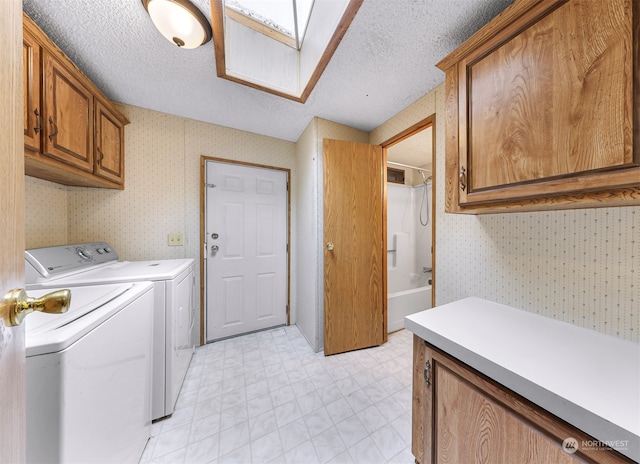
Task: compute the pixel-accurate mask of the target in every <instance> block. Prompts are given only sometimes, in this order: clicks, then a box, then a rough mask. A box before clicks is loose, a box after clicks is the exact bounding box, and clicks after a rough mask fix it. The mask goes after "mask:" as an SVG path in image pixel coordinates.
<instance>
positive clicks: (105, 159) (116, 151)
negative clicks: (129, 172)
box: [23, 15, 129, 189]
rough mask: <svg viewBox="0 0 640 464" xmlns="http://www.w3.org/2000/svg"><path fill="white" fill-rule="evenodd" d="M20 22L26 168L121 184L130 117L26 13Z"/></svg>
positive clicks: (84, 181) (52, 176) (70, 179)
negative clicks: (21, 25) (21, 27)
mask: <svg viewBox="0 0 640 464" xmlns="http://www.w3.org/2000/svg"><path fill="white" fill-rule="evenodd" d="M23 25H24V28H23V32H24V34H23V37H24V39H23V42H24V47H23V61H24V67H25V69H24V146H25V173H26V174H27V175H29V176H33V177H39V178H41V179H46V180H50V181H53V182H58V183H61V184H65V185H75V186H82V187H102V188H115V189H123V188H124V127H125V125H126V124H128V123H129V121H127V119H126V118H125V117H124V116H123V115H122V114H121V113H120V112H119V111H118V110H117V109H116V108H115V107H114V106H113V105H112V104H111V102H110V101H109V100H108V99H107V98H106V97H104V95H102V93H101V92H100V91H99V90H98V88H97V87H96V86H95V85H94V84H93V83H92V82H91V81H90V80H89V79H88V78H87V77H86V76H85V75H84V74H82V72H81V71H80V70H79V69H78V68H77V67H76V66H75V65H74V64H73V63H72V62H71V61H70V60H69V59H68V58H67V57H66V56H65V55H64V53H63V52H62V51H61V50H60V49H59V48H58V47H57V46H56V45H55V44H54V43H53V42H51V40H50V39H49V38H48V37H47V36H46V35H45V34H44V32H42V30H41V29H40V28H39V27H38V26H37V25H36V24H35V23H34V22H33V21H32V20H31V19H30V18H29V17H28V16H27V15H23Z"/></svg>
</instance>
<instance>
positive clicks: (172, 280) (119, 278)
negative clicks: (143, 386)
mask: <svg viewBox="0 0 640 464" xmlns="http://www.w3.org/2000/svg"><path fill="white" fill-rule="evenodd" d="M25 259H26V263H25V276H26V281H27V285H28V286H29V287H30V288H35V287H38V288H45V287H63V286H65V285H90V284H105V283H119V282H138V281H152V282H153V284H154V297H155V302H154V323H153V327H154V334H153V346H154V348H153V370H152V382H151V384H152V408H151V411H152V418H153V419H154V420H155V419H159V418H161V417H164V416H168V415H170V414H172V413H173V411H174V408H175V404H176V400H177V398H178V393H179V392H180V388H181V386H182V383H183V381H184V378H185V376H186V373H187V369H188V367H189V363H190V361H191V357H192V356H193V353H194V351H195V337H194V336H193V325H194V323H195V314H194V311H193V298H194V284H195V277H194V261H193V259H168V260H157V261H118V253H117V252H116V251H115V250H114V249H113V248H112V247H111V246H110V245H109V244H108V243H106V242H94V243H82V244H76V245H65V246H56V247H48V248H36V249H31V250H27V251H26V253H25Z"/></svg>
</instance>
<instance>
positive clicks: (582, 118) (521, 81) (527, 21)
mask: <svg viewBox="0 0 640 464" xmlns="http://www.w3.org/2000/svg"><path fill="white" fill-rule="evenodd" d="M639 36H640V2H638V1H636V0H607V1H593V0H516V1H515V2H514V3H513V4H512V5H511V6H509V7H508V8H507V9H505V11H503V12H502V13H501V14H500V15H498V16H497V17H496V18H494V19H493V20H492V21H490V22H489V23H488V24H487V25H486V26H484V27H483V28H481V29H480V30H479V31H478V32H476V33H475V34H474V35H473V36H472V37H471V38H469V39H468V40H467V41H466V42H464V43H463V44H462V45H461V46H460V47H459V48H458V49H457V50H455V51H454V52H452V53H451V54H450V55H449V56H447V57H446V58H445V59H444V60H442V61H441V62H440V63H438V67H439V68H440V69H442V70H443V71H445V73H446V83H445V88H446V147H445V151H446V168H445V169H446V173H445V175H446V196H445V208H446V211H448V212H459V213H460V212H461V213H483V212H506V211H524V210H542V209H565V208H576V207H596V206H615V205H640V149H638V147H640V70H639V67H640V58H639V57H640V52H639V43H638V41H639Z"/></svg>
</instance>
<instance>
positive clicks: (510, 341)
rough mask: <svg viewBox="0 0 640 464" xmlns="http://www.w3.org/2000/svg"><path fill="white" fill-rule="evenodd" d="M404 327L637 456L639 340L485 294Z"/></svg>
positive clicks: (419, 317) (639, 438)
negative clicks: (489, 298)
mask: <svg viewBox="0 0 640 464" xmlns="http://www.w3.org/2000/svg"><path fill="white" fill-rule="evenodd" d="M405 327H406V328H407V329H408V330H410V331H411V332H413V333H414V334H416V335H417V336H419V337H420V338H422V339H424V340H426V341H427V342H429V343H430V344H432V345H433V346H435V347H437V348H439V349H440V350H442V351H444V352H446V353H448V354H450V355H451V356H453V357H455V358H457V359H459V360H460V361H462V362H463V363H465V364H467V365H469V366H471V367H473V368H474V369H476V370H478V371H480V372H482V373H484V374H485V375H486V376H488V377H490V378H492V379H494V380H495V381H497V382H498V383H501V384H502V385H504V386H505V387H507V388H509V389H511V390H513V391H514V392H516V393H518V394H519V395H521V396H523V397H524V398H526V399H528V400H530V401H532V402H533V403H535V404H537V405H539V406H540V407H542V408H544V409H546V410H547V411H549V412H551V413H552V414H554V415H556V416H558V417H559V418H561V419H563V420H565V421H566V422H568V423H570V424H572V425H573V426H574V427H576V428H578V429H580V430H582V431H584V432H585V433H587V434H589V435H591V436H593V437H594V438H596V439H597V440H600V441H601V442H605V443H611V447H612V448H615V449H617V450H618V451H620V453H622V454H624V455H625V456H628V457H630V458H632V459H634V460H636V461H640V344H638V343H633V342H630V341H628V340H622V339H619V338H616V337H612V336H610V335H606V334H602V333H600V332H595V331H593V330H589V329H585V328H582V327H578V326H576V325H573V324H568V323H565V322H560V321H557V320H555V319H551V318H548V317H543V316H540V315H538V314H534V313H531V312H527V311H522V310H519V309H515V308H511V307H509V306H505V305H501V304H498V303H493V302H491V301H487V300H482V299H480V298H465V299H463V300H459V301H456V302H453V303H449V304H446V305H442V306H438V307H436V308H433V309H429V310H426V311H422V312H419V313H416V314H412V315H410V316H408V317H406V318H405Z"/></svg>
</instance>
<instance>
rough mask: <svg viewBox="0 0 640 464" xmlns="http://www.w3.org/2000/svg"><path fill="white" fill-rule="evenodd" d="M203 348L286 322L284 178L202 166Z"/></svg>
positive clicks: (259, 170)
mask: <svg viewBox="0 0 640 464" xmlns="http://www.w3.org/2000/svg"><path fill="white" fill-rule="evenodd" d="M206 184H207V185H206V192H205V201H206V204H205V224H206V226H205V232H206V243H205V245H206V254H205V259H206V267H205V269H206V288H205V298H206V329H207V330H206V341H207V342H210V341H213V340H218V339H221V338H225V337H231V336H234V335H238V334H242V333H247V332H252V331H255V330H261V329H266V328H269V327H275V326H278V325H282V324H285V323H286V322H287V295H288V291H287V285H288V276H287V253H288V251H287V236H288V233H287V230H288V226H287V219H288V198H287V172H285V171H280V170H274V169H267V168H261V167H255V166H247V165H241V164H232V163H224V162H217V161H207V162H206Z"/></svg>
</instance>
